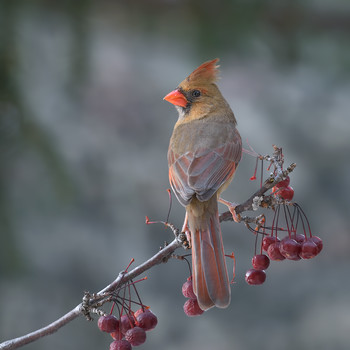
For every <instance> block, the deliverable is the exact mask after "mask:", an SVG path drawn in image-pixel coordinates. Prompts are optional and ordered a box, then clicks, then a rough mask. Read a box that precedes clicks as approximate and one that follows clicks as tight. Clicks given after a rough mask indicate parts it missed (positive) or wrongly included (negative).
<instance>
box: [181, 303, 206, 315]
mask: <svg viewBox="0 0 350 350" xmlns="http://www.w3.org/2000/svg"><path fill="white" fill-rule="evenodd" d="M184 311H185V314H186V315H187V316H189V317H193V316H199V315H201V314H202V313H203V312H204V311H203V310H202V309H201V308H200V307H199V305H198V300H197V299H188V300H187V301H186V302H185V304H184Z"/></svg>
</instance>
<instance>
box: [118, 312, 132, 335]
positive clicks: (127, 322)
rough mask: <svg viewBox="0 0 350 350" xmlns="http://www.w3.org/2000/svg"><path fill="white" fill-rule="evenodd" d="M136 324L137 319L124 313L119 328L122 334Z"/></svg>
mask: <svg viewBox="0 0 350 350" xmlns="http://www.w3.org/2000/svg"><path fill="white" fill-rule="evenodd" d="M134 326H135V320H134V318H133V317H131V316H129V315H123V316H121V317H120V321H119V329H120V332H121V333H122V334H125V333H126V332H127V331H128V330H129V329H130V328H132V327H134Z"/></svg>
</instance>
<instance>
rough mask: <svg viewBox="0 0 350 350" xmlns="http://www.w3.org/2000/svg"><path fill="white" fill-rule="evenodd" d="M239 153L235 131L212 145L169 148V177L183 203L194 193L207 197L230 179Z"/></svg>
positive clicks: (240, 150)
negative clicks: (176, 150) (183, 150)
mask: <svg viewBox="0 0 350 350" xmlns="http://www.w3.org/2000/svg"><path fill="white" fill-rule="evenodd" d="M241 155H242V144H241V139H240V136H239V134H238V133H236V134H235V137H234V138H233V139H232V140H230V141H228V142H226V143H225V144H224V145H221V146H219V147H217V148H214V149H197V150H196V151H194V152H190V151H188V152H186V153H185V154H182V155H177V154H174V152H173V151H172V150H171V149H169V153H168V163H169V180H170V184H171V187H172V189H173V191H174V192H175V194H176V197H177V198H178V200H179V201H180V203H181V204H183V205H184V206H186V205H187V204H188V203H189V202H190V201H191V199H192V197H193V196H194V195H196V197H197V198H198V199H199V200H200V201H207V200H209V199H210V198H211V197H212V195H213V194H214V193H215V192H217V191H218V190H219V188H220V187H221V186H222V185H223V184H225V183H226V182H227V181H230V180H231V179H232V177H233V174H234V172H235V170H236V167H237V165H238V162H239V161H240V159H241Z"/></svg>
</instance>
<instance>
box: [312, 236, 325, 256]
mask: <svg viewBox="0 0 350 350" xmlns="http://www.w3.org/2000/svg"><path fill="white" fill-rule="evenodd" d="M310 239H311V240H312V241H313V242H314V243H315V244H316V245H317V249H318V252H317V254H319V253H320V252H321V250H322V248H323V242H322V239H321V238H320V237H317V236H312V237H311V238H310Z"/></svg>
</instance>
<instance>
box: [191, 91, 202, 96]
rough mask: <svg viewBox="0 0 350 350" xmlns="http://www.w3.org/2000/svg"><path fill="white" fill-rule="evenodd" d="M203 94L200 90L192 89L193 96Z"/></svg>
mask: <svg viewBox="0 0 350 350" xmlns="http://www.w3.org/2000/svg"><path fill="white" fill-rule="evenodd" d="M200 95H201V92H200V91H199V90H193V91H192V96H193V97H199V96H200Z"/></svg>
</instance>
